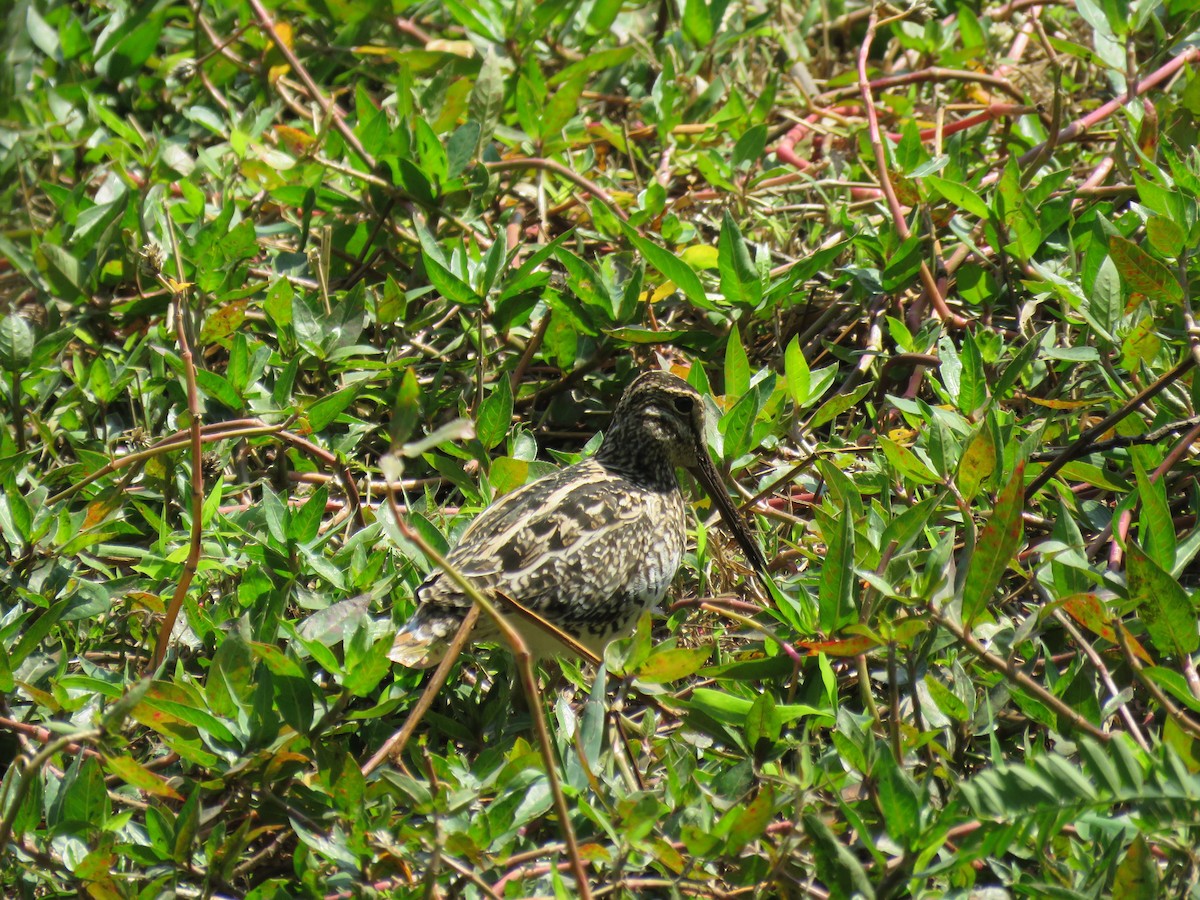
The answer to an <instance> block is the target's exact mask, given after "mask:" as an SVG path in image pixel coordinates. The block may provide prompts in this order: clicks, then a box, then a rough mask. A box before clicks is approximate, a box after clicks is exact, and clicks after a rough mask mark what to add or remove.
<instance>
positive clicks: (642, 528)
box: [391, 459, 685, 666]
mask: <svg viewBox="0 0 1200 900" xmlns="http://www.w3.org/2000/svg"><path fill="white" fill-rule="evenodd" d="M670 482H671V484H670V487H669V488H668V487H667V486H666V485H664V484H662V483H661V482H660V483H657V484H646V483H643V482H639V481H637V480H634V479H633V478H632V477H630V476H629V475H628V474H626V473H624V472H622V471H620V470H617V469H613V468H610V467H606V466H605V465H604V464H603V463H601V462H599V461H597V460H595V459H590V460H585V461H584V462H581V463H577V464H576V465H573V466H569V467H567V468H565V469H562V470H561V471H559V472H555V473H553V474H551V475H548V476H545V477H544V478H540V479H538V480H537V481H534V482H532V483H530V484H527V485H525V486H524V487H522V488H519V489H518V490H515V491H513V492H512V493H510V494H507V495H505V496H504V497H502V498H500V500H498V501H497V502H496V503H494V504H493V505H492V506H490V507H488V508H487V509H486V510H484V511H483V512H482V513H480V515H479V516H478V518H476V520H475V521H474V522H473V523H472V524H471V526H470V527H469V528H468V529H467V531H466V532H465V533H464V534H463V537H462V540H461V541H460V542H459V544H458V546H456V547H455V548H454V550H453V551H452V552H451V553H450V555H449V557H448V561H449V562H450V564H451V565H452V566H454V567H455V568H456V569H458V570H459V571H460V572H461V573H462V574H464V575H466V576H467V577H468V578H470V579H471V581H472V582H473V583H474V585H475V586H476V587H477V588H478V589H479V590H480V591H481V592H482V593H483V594H484V595H485V596H486V597H488V599H490V600H492V601H493V602H495V603H496V604H497V606H499V607H500V609H501V610H502V611H503V610H504V609H505V603H504V599H503V598H504V597H510V598H512V599H514V600H516V601H518V602H519V603H521V605H523V606H525V607H527V608H529V609H530V610H532V611H533V612H535V613H537V614H538V615H539V616H541V617H542V618H544V619H546V620H547V621H548V622H551V623H553V624H554V625H555V626H557V627H558V628H560V629H562V630H563V631H565V632H566V633H568V634H569V635H571V636H572V637H573V638H575V639H576V640H577V641H579V642H580V643H581V644H583V645H584V646H587V647H589V648H591V649H594V650H597V651H598V650H600V649H601V648H603V646H604V644H606V643H607V642H608V641H609V640H610V639H611V638H612V637H613V636H615V635H617V634H620V633H623V632H627V631H629V630H630V629H631V628H632V626H633V623H634V622H636V620H637V617H638V616H639V615H640V614H641V613H642V611H643V610H645V609H646V608H648V607H649V606H651V605H653V604H654V603H657V602H658V601H659V600H660V599H661V598H662V596H663V594H664V593H665V592H666V589H667V587H668V585H669V584H670V581H671V579H672V578H673V577H674V574H675V571H676V570H677V569H678V567H679V562H680V559H681V557H682V555H683V547H684V538H685V525H684V504H683V497H682V495H681V494H680V492H679V487H678V484H677V483H675V479H674V476H673V475H672V477H671V479H670ZM415 598H416V600H417V602H418V604H419V608H418V611H417V613H416V614H415V615H414V616H413V618H412V619H411V620H410V621H409V623H408V624H407V625H406V626H405V628H404V629H403V630H402V631H401V633H400V635H399V636H398V637H397V641H396V645H395V647H394V648H393V651H392V654H391V655H392V659H394V660H396V661H398V662H402V663H404V664H405V665H409V666H421V665H425V666H428V665H434V664H436V662H437V661H438V660H439V659H440V658H441V655H442V653H443V652H444V649H445V645H446V644H448V642H449V641H450V639H451V638H452V637H453V635H454V632H455V631H456V630H457V628H458V625H459V623H461V621H462V618H463V615H464V614H465V612H466V610H467V609H469V608H470V605H471V601H470V600H469V599H468V598H467V597H466V596H465V595H464V594H463V592H462V591H461V590H460V589H459V588H458V586H457V585H456V584H455V583H454V582H453V581H452V580H451V579H450V578H449V577H448V576H447V575H446V574H445V573H443V572H436V573H434V574H432V575H430V577H429V578H427V579H426V580H425V581H424V582H423V583H422V584H421V585H420V586H419V587H418V588H417V590H416V593H415ZM486 618H487V617H486V616H483V617H481V620H480V623H479V625H478V626H477V631H476V635H475V639H476V640H489V639H495V638H496V637H497V632H496V629H495V628H494V626H493V625H492V623H491V622H490V621H484V620H485V619H486ZM510 621H512V622H513V624H514V625H517V626H518V628H519V630H520V631H521V633H522V635H523V636H525V637H527V638H528V639H529V643H531V644H532V645H533V647H532V649H534V650H536V651H541V652H553V650H554V649H555V648H556V647H557V646H559V645H558V644H557V642H555V641H554V640H553V638H550V637H549V636H548V635H547V634H546V633H545V631H544V629H541V628H539V627H537V626H536V625H533V624H531V623H526V622H525V621H524V620H523V619H521V618H519V617H512V618H510Z"/></svg>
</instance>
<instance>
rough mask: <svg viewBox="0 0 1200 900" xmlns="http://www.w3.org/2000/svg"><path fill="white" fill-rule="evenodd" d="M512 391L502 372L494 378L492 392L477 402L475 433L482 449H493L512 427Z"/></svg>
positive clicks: (506, 377)
mask: <svg viewBox="0 0 1200 900" xmlns="http://www.w3.org/2000/svg"><path fill="white" fill-rule="evenodd" d="M512 414H513V393H512V384H511V383H510V382H509V380H508V376H507V375H505V374H504V373H503V372H502V373H500V376H499V377H498V378H497V379H496V385H495V387H493V388H492V392H491V393H490V394H488V395H487V397H485V398H484V400H483V402H482V403H481V404H479V413H478V415H477V416H476V417H475V434H476V436H477V437H478V438H479V442H480V443H481V444H483V449H484V450H492V449H494V448H495V447H496V446H497V445H498V444H499V443H500V442H501V441H503V440H504V439H505V438H506V437H507V436H508V430H509V428H511V427H512Z"/></svg>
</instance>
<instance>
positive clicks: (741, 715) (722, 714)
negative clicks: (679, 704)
mask: <svg viewBox="0 0 1200 900" xmlns="http://www.w3.org/2000/svg"><path fill="white" fill-rule="evenodd" d="M685 705H686V706H687V707H688V708H690V709H696V710H699V711H702V712H704V713H707V714H708V715H709V716H711V717H712V718H714V719H716V720H717V721H718V722H722V723H724V724H726V725H735V726H738V727H742V728H744V727H745V725H746V719H747V717H748V716H749V715H750V708H751V707H752V706H753V705H754V704H753V702H752V701H750V700H747V699H746V698H745V697H735V696H734V695H733V694H727V693H725V692H724V691H718V690H714V689H713V688H696V689H695V690H694V691H692V695H691V697H690V698H689V699H688V700H687V701H686V703H685ZM775 711H776V712H777V713H778V714H779V717H780V719H781V721H782V722H783V724H784V725H787V724H789V723H791V722H795V721H796V720H798V719H805V718H810V717H814V716H815V717H819V718H821V719H823V720H826V721H832V718H833V713H832V711H830V710H824V709H818V708H817V707H815V706H808V705H807V704H803V703H781V704H779V705H778V706H776V707H775Z"/></svg>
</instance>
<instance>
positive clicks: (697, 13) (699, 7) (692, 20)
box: [683, 0, 714, 47]
mask: <svg viewBox="0 0 1200 900" xmlns="http://www.w3.org/2000/svg"><path fill="white" fill-rule="evenodd" d="M708 8H709V7H708V0H684V4H683V33H684V34H685V35H686V36H687V39H688V40H689V41H691V42H692V43H693V44H695V45H696V46H697V47H707V46H708V45H709V44H710V43H712V39H713V28H714V25H713V21H712V18H711V16H710V15H709V11H708Z"/></svg>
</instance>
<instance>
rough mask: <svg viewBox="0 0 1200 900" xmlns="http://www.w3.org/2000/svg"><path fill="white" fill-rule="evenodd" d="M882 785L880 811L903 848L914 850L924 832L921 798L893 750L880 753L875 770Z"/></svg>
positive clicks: (879, 784)
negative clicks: (921, 833) (916, 840)
mask: <svg viewBox="0 0 1200 900" xmlns="http://www.w3.org/2000/svg"><path fill="white" fill-rule="evenodd" d="M874 774H875V778H876V780H877V783H878V786H879V808H880V811H881V812H882V813H883V821H884V822H885V823H886V825H887V829H888V833H889V834H891V835H892V836H893V837H894V838H895V839H896V840H897V841H898V842H899V843H900V845H901V846H903V847H911V846H912V842H913V840H914V839H915V838H916V837H917V835H918V834H919V833H920V830H921V798H920V792H919V791H918V789H917V786H916V785H915V784H913V782H912V779H910V778H909V776H908V773H906V772H905V771H904V770H903V769H902V768H900V766H899V764H898V763H897V762H896V760H895V758H894V757H893V756H892V754H891V753H890V752H889V751H884V752H882V753H880V754H879V757H878V761H877V766H876V768H875V772H874Z"/></svg>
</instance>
